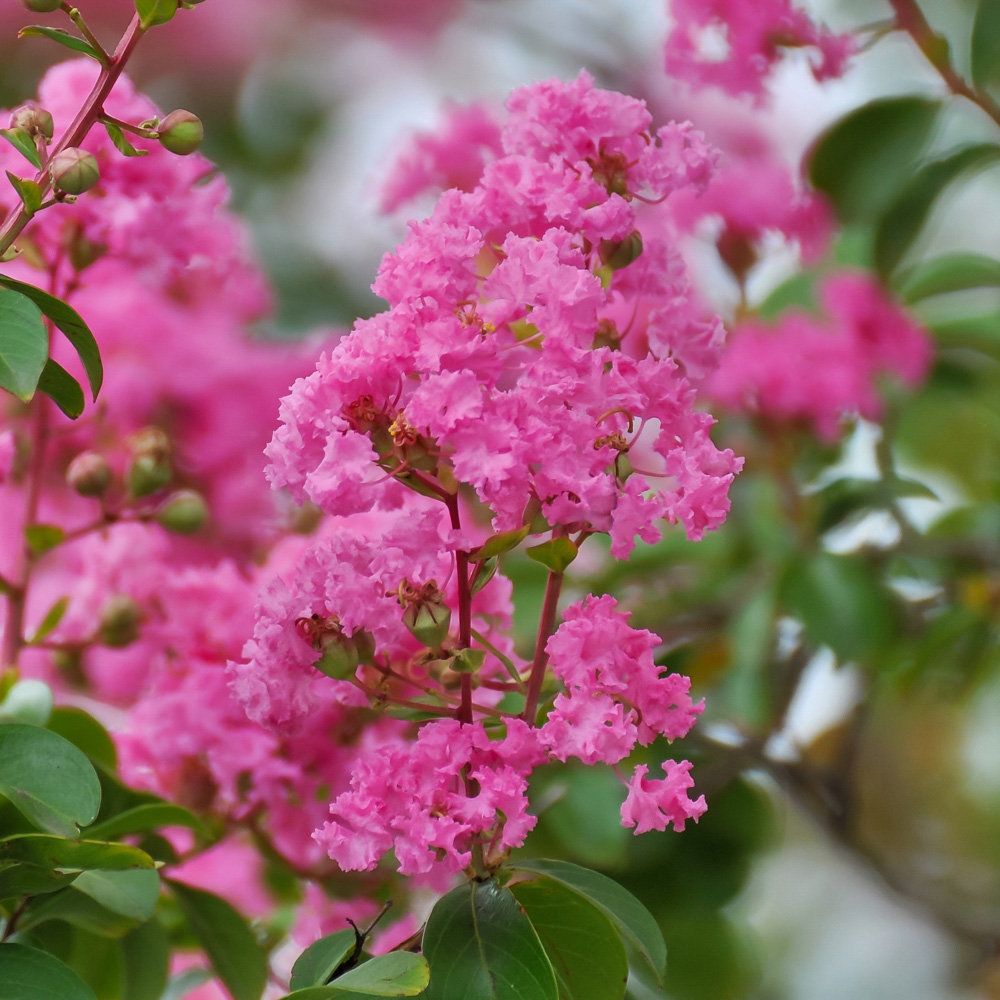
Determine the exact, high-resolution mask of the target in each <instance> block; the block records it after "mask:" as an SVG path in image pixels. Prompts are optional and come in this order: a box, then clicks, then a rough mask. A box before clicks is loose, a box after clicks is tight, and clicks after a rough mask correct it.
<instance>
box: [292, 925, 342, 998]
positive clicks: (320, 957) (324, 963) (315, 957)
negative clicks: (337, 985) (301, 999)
mask: <svg viewBox="0 0 1000 1000" xmlns="http://www.w3.org/2000/svg"><path fill="white" fill-rule="evenodd" d="M356 943H357V937H356V936H355V933H354V931H353V930H343V931H336V932H335V933H333V934H327V935H326V937H321V938H320V939H319V940H318V941H314V942H313V943H312V944H311V945H309V947H308V948H306V950H305V951H304V952H302V954H301V955H299V957H298V958H297V959H296V960H295V964H294V965H293V966H292V977H291V979H290V980H289V983H288V985H289V987H290V988H291V989H292V990H301V989H305V988H306V987H307V986H322V985H324V984H325V983H326V982H327V981H328V980H329V979H330V977H331V976H332V975H333V974H334V972H336V971H337V968H338V967H339V966H340V964H341V963H342V962H343V961H344V959H345V958H347V956H348V955H350V954H351V953H352V952H353V951H354V947H355V944H356Z"/></svg>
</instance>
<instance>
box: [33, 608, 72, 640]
mask: <svg viewBox="0 0 1000 1000" xmlns="http://www.w3.org/2000/svg"><path fill="white" fill-rule="evenodd" d="M68 607H69V598H68V597H60V598H59V600H58V601H56V603H55V604H53V605H52V607H51V608H49V610H48V611H47V612H46V615H45V617H44V618H43V619H42V620H41V622H39V624H38V628H36V629H35V634H34V635H33V636H32V637H31V638H30V639H29V640H28V645H29V646H37V645H38V643H40V642H44V641H45V640H46V639H47V638H48V637H49V636H50V635H52V632H53V630H54V629H55V627H56V626H57V625H58V624H59V623H60V622H61V621H62V620H63V615H64V614H66V609H67V608H68Z"/></svg>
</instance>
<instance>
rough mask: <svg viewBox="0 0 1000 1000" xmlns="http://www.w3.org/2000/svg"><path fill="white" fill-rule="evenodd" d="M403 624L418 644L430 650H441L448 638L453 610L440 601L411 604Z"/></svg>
mask: <svg viewBox="0 0 1000 1000" xmlns="http://www.w3.org/2000/svg"><path fill="white" fill-rule="evenodd" d="M403 624H404V625H405V626H406V627H407V628H408V629H409V631H410V635H412V636H413V638H414V639H416V640H417V642H419V643H421V644H423V645H424V646H427V647H428V649H440V647H441V643H443V642H444V641H445V639H447V638H448V628H449V626H450V625H451V608H449V607H448V605H447V604H445V603H444V601H442V600H440V599H438V600H430V601H426V602H420V603H416V604H410V605H408V606H407V608H406V610H405V611H404V612H403Z"/></svg>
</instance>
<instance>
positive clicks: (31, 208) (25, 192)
mask: <svg viewBox="0 0 1000 1000" xmlns="http://www.w3.org/2000/svg"><path fill="white" fill-rule="evenodd" d="M6 174H7V180H9V181H10V186H11V187H12V188H13V189H14V190H15V191H16V192H17V196H18V198H20V199H21V204H22V205H23V206H24V211H25V214H26V215H27V216H28V218H29V219H30V218H31V217H32V216H33V215H34V214H35V212H37V211H38V210H39V209H40V208H41V207H42V189H41V188H40V187H39V186H38V184H36V183H35V182H34V181H32V180H26V179H25V178H24V177H18V176H17V174H12V173H11V172H10V171H9V170H8V171H6Z"/></svg>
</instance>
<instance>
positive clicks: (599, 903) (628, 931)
mask: <svg viewBox="0 0 1000 1000" xmlns="http://www.w3.org/2000/svg"><path fill="white" fill-rule="evenodd" d="M510 867H511V869H512V870H514V871H525V872H535V873H536V874H538V875H544V876H546V877H548V878H550V879H553V880H554V881H556V882H559V883H561V884H562V885H564V886H566V887H567V888H568V889H572V890H573V891H574V892H577V893H579V894H580V895H581V896H584V897H586V898H587V900H589V901H590V902H591V903H593V904H594V906H596V907H597V908H598V909H599V910H600V911H601V912H602V913H604V915H605V916H607V917H608V918H609V919H610V920H611V922H612V923H613V924H614V925H615V926H616V927H617V928H618V930H619V932H620V933H621V935H622V937H624V938H625V940H626V941H627V942H628V943H629V944H631V945H632V946H633V947H634V948H635V949H636V951H638V952H639V954H640V955H642V957H643V958H644V959H645V960H646V961H647V962H648V963H649V967H650V968H651V969H652V970H653V972H654V973H655V974H656V976H657V977H658V979H659V980H661V981H662V979H663V970H664V969H665V968H666V964H667V946H666V945H665V944H664V943H663V934H662V933H660V928H659V925H658V924H657V922H656V920H655V919H654V918H653V915H652V914H651V913H650V912H649V910H647V909H646V907H645V906H643V905H642V903H640V902H639V900H638V899H636V898H635V896H633V895H632V893H630V892H629V891H628V890H626V889H623V888H622V887H621V886H620V885H619V884H618V883H617V882H615V881H613V880H612V879H610V878H608V877H607V876H606V875H601V874H600V873H599V872H594V871H590V869H588V868H581V867H580V866H579V865H574V864H571V863H570V862H569V861H547V860H542V859H534V860H530V861H518V862H516V863H514V864H512V865H511V866H510Z"/></svg>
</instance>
